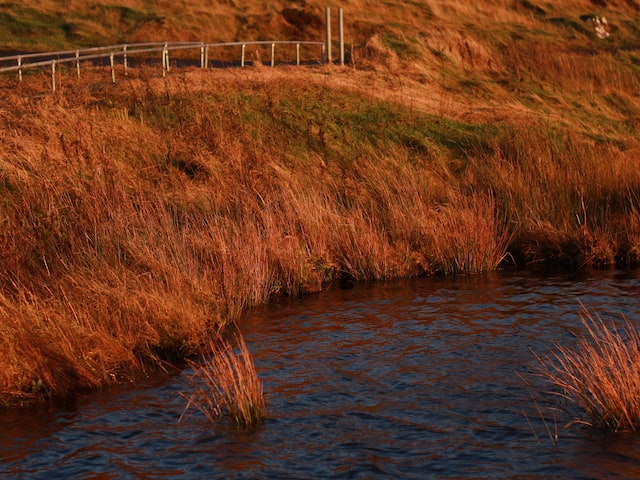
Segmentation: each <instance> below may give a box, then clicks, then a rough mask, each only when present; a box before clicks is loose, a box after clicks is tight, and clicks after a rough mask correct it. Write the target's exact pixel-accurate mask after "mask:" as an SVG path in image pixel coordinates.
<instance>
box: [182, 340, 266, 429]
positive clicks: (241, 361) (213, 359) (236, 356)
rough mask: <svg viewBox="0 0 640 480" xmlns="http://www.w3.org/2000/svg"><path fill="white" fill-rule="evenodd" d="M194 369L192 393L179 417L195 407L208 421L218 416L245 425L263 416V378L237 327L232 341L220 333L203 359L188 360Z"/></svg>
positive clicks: (242, 426)
mask: <svg viewBox="0 0 640 480" xmlns="http://www.w3.org/2000/svg"><path fill="white" fill-rule="evenodd" d="M188 364H189V366H190V367H191V368H192V369H193V374H192V375H191V378H190V384H191V387H192V393H191V394H190V395H189V396H188V397H187V395H184V394H183V397H185V398H187V404H186V406H185V408H184V411H183V413H182V415H181V416H180V420H182V419H183V418H184V417H185V415H187V414H188V413H189V410H190V409H197V410H199V411H200V412H202V414H203V415H204V416H205V417H206V418H207V419H208V420H209V421H210V422H211V423H218V422H220V421H221V420H224V419H226V420H228V422H229V423H230V424H231V425H232V426H233V427H237V428H248V427H251V426H254V425H256V424H258V423H260V422H261V421H262V420H263V419H264V418H265V416H266V407H265V399H264V393H263V390H262V382H261V381H260V379H259V378H258V374H257V373H256V370H255V367H254V364H253V359H252V358H251V355H250V353H249V350H248V348H247V345H246V343H245V341H244V338H243V337H242V334H241V333H240V331H239V330H238V329H236V330H235V334H234V336H233V339H232V340H231V341H229V340H227V339H225V338H224V337H222V336H218V338H216V339H213V340H211V341H210V342H209V349H208V352H207V353H206V354H203V356H202V362H195V361H191V360H189V361H188Z"/></svg>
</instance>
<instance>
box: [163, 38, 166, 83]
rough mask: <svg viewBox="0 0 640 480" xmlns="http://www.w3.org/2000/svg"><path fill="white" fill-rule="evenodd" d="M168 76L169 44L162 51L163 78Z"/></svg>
mask: <svg viewBox="0 0 640 480" xmlns="http://www.w3.org/2000/svg"><path fill="white" fill-rule="evenodd" d="M166 76H167V44H166V43H165V44H164V48H163V49H162V78H164V77H166Z"/></svg>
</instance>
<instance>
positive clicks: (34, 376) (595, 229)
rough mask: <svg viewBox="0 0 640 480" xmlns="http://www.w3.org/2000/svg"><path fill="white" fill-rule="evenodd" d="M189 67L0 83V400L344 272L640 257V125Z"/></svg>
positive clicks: (51, 387)
mask: <svg viewBox="0 0 640 480" xmlns="http://www.w3.org/2000/svg"><path fill="white" fill-rule="evenodd" d="M190 75H191V76H189V75H186V76H183V77H177V76H176V77H175V78H173V79H172V80H166V81H162V80H159V79H155V80H148V81H146V80H135V79H134V80H130V81H129V82H127V83H126V88H121V89H118V90H114V89H112V87H104V88H107V89H109V90H108V92H101V91H99V90H100V89H99V88H98V90H96V87H95V85H94V87H92V88H89V87H86V86H76V87H73V88H71V87H69V88H68V89H67V90H66V91H64V92H63V93H62V94H61V95H60V96H58V97H56V98H54V97H52V96H44V97H42V98H38V99H35V100H32V101H30V102H29V101H25V99H24V96H22V95H15V97H14V96H13V94H10V95H9V98H8V99H6V100H5V104H4V105H3V107H2V108H1V109H0V127H1V128H0V138H1V143H2V149H1V150H0V203H1V207H0V222H1V224H2V229H1V230H0V232H1V235H0V394H1V396H2V402H3V403H5V404H10V403H14V402H20V401H26V400H32V399H34V398H49V397H59V396H66V395H72V394H74V393H76V392H78V391H80V390H84V389H92V388H97V387H100V386H104V385H106V384H109V383H113V382H122V381H131V380H133V379H135V378H136V377H137V376H139V375H143V374H145V372H149V371H151V370H155V369H157V368H159V367H162V366H163V365H167V362H168V363H172V362H175V361H178V360H180V359H182V358H184V357H185V356H186V355H190V354H193V353H194V352H197V351H199V350H200V349H201V348H202V347H203V345H205V344H206V339H207V337H208V336H209V335H210V334H211V333H213V332H215V331H217V330H218V329H219V328H221V326H222V325H224V324H226V323H228V322H229V321H232V320H234V319H235V318H236V317H237V316H238V314H239V313H240V312H242V311H243V310H245V309H247V308H249V307H251V306H252V305H256V304H259V303H262V302H266V301H268V300H269V299H270V298H271V297H272V296H274V295H299V294H303V293H305V292H313V291H318V290H320V289H322V288H324V287H326V286H328V285H330V284H332V283H334V282H336V281H337V280H341V279H347V280H349V281H371V280H379V279H385V278H393V277H403V276H412V275H431V274H459V273H475V272H483V271H487V270H492V269H495V268H497V267H498V266H499V265H500V264H501V262H502V261H507V262H509V263H514V262H515V263H517V264H519V265H524V264H527V263H529V262H562V263H567V264H579V265H582V266H591V265H600V264H610V263H613V262H615V261H618V262H636V261H637V259H638V248H639V246H640V215H639V214H638V211H637V209H636V205H637V204H638V202H637V200H638V198H637V195H638V192H640V188H639V187H640V176H639V174H638V169H637V167H636V165H634V158H636V157H637V147H636V152H635V153H636V155H634V152H633V149H632V148H630V147H629V146H626V147H624V148H622V147H620V146H615V145H612V144H609V143H606V142H600V143H597V142H595V141H592V140H590V139H588V138H586V137H583V136H581V135H579V134H577V133H575V132H571V131H568V130H567V129H562V128H559V127H557V126H553V128H551V126H548V125H547V126H541V125H539V124H536V123H535V122H533V121H532V122H524V121H523V120H515V119H514V120H513V121H510V119H509V118H503V119H502V120H501V122H500V123H489V122H486V123H465V122H461V121H456V120H454V119H450V118H445V117H442V116H436V115H432V114H428V113H424V112H420V111H416V110H413V109H409V108H404V107H401V106H397V105H392V104H388V103H383V102H381V101H378V100H375V99H373V98H372V97H369V96H367V95H365V94H356V93H354V92H353V91H349V92H348V91H346V90H340V89H336V88H331V87H329V86H328V85H323V84H322V82H320V83H318V82H315V83H313V82H308V81H306V80H305V78H304V75H299V74H294V73H291V74H290V77H289V78H287V80H286V82H284V83H283V82H282V78H279V79H272V80H269V79H268V78H267V77H265V79H264V80H262V81H258V80H255V78H254V79H253V80H251V79H247V80H242V79H241V78H240V77H233V82H229V77H225V76H224V75H223V74H220V75H215V76H213V75H209V76H201V75H200V74H198V73H192V74H190ZM229 75H231V74H229ZM225 78H226V79H225ZM185 79H189V81H190V83H189V84H187V83H186V80H185ZM194 80H195V83H194ZM34 81H35V80H34ZM183 82H184V83H183ZM194 85H196V86H195V87H194ZM106 93H108V95H107V94H106ZM519 118H521V117H519Z"/></svg>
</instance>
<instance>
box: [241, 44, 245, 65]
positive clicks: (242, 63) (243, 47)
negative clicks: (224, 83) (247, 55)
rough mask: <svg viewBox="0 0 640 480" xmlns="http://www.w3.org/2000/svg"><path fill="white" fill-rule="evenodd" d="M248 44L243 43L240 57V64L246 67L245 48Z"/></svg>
mask: <svg viewBox="0 0 640 480" xmlns="http://www.w3.org/2000/svg"><path fill="white" fill-rule="evenodd" d="M245 47H246V45H245V44H244V43H243V44H242V58H241V59H240V66H241V67H244V50H245Z"/></svg>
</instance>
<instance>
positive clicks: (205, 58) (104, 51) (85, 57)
mask: <svg viewBox="0 0 640 480" xmlns="http://www.w3.org/2000/svg"><path fill="white" fill-rule="evenodd" d="M276 45H295V47H296V60H295V64H296V65H300V64H301V57H300V46H301V45H307V46H312V47H313V46H316V47H321V52H322V53H321V59H320V61H319V62H318V63H324V62H325V50H326V46H325V43H324V42H311V41H290V40H274V41H267V40H262V41H251V42H227V43H205V42H155V43H133V44H121V45H110V46H105V47H95V48H85V49H77V50H63V51H58V52H43V53H28V54H20V55H10V56H6V57H0V73H8V72H18V78H19V80H20V81H22V72H23V71H25V70H27V69H32V68H43V67H47V66H48V67H50V68H51V85H52V89H53V91H55V90H56V69H57V66H58V65H60V64H65V63H75V65H76V74H77V76H78V78H80V65H81V64H82V63H83V62H88V61H96V60H99V59H105V58H108V59H109V64H110V67H111V78H112V81H113V82H114V83H115V58H119V57H122V59H123V66H124V71H125V75H126V74H127V68H128V59H129V56H130V55H144V54H158V53H160V54H161V55H160V58H161V62H162V75H163V76H164V75H166V73H167V72H168V71H169V68H170V67H169V52H170V51H178V50H189V49H194V50H198V52H199V63H200V67H201V68H208V67H209V50H210V49H211V48H224V47H234V46H239V47H241V56H240V59H239V65H240V66H242V67H244V66H245V64H246V60H245V50H246V47H247V46H270V47H271V58H270V64H271V66H275V64H276V63H275V47H276Z"/></svg>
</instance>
